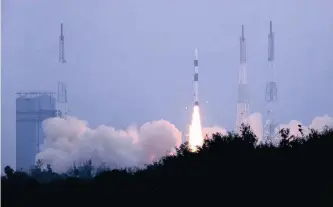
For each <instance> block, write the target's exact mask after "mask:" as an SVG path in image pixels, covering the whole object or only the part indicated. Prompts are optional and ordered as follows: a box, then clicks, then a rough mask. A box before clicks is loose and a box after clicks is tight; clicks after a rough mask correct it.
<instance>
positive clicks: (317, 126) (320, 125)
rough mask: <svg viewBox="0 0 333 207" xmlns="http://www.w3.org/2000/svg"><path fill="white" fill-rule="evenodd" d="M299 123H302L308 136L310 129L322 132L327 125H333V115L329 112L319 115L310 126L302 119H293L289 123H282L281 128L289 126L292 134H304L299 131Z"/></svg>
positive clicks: (304, 132)
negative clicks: (303, 122) (302, 121)
mask: <svg viewBox="0 0 333 207" xmlns="http://www.w3.org/2000/svg"><path fill="white" fill-rule="evenodd" d="M299 125H301V129H302V132H303V134H304V135H305V136H306V135H308V134H309V133H310V129H314V130H317V131H318V132H322V131H323V130H324V129H325V127H333V117H330V116H328V115H327V114H325V115H324V116H317V117H315V118H314V119H313V120H312V122H311V124H310V125H309V126H306V125H304V124H302V123H301V122H300V121H296V120H291V121H290V122H289V124H281V125H280V128H281V129H282V128H285V129H287V128H288V129H289V130H290V136H292V135H293V136H295V137H300V136H302V135H301V132H300V131H299V128H300V127H299Z"/></svg>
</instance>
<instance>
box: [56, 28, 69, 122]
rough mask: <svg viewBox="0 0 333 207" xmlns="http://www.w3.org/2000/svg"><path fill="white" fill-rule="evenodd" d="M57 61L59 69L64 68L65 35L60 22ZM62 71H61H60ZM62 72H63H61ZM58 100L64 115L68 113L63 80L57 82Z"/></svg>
mask: <svg viewBox="0 0 333 207" xmlns="http://www.w3.org/2000/svg"><path fill="white" fill-rule="evenodd" d="M59 63H60V64H61V69H62V70H64V66H65V64H66V59H65V36H64V27H63V24H62V23H61V25H60V36H59ZM61 72H62V71H61ZM61 74H63V73H61ZM57 99H58V102H59V103H62V104H64V105H65V109H64V117H66V116H67V114H68V106H67V87H66V83H65V82H61V81H59V82H58V97H57Z"/></svg>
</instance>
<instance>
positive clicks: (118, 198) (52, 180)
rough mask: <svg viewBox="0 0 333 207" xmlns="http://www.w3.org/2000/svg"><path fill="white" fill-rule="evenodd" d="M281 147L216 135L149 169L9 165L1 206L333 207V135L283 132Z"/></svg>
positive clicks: (247, 135)
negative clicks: (24, 169)
mask: <svg viewBox="0 0 333 207" xmlns="http://www.w3.org/2000/svg"><path fill="white" fill-rule="evenodd" d="M280 135H281V138H282V141H281V142H280V145H279V147H274V146H271V145H257V143H256V137H255V135H254V134H253V133H252V132H251V131H250V129H249V128H248V127H244V129H243V131H242V133H241V135H238V134H233V133H229V134H228V135H226V136H222V135H220V134H215V135H213V138H212V139H210V140H206V141H205V143H204V145H203V146H202V147H201V148H199V150H198V151H197V152H195V153H193V152H191V151H190V150H189V148H188V146H187V145H182V146H180V148H178V149H177V152H176V154H175V155H169V156H165V157H163V158H161V159H160V160H158V161H156V162H154V163H153V164H151V165H148V166H147V167H146V168H145V169H136V170H133V169H121V170H119V169H114V170H111V169H108V168H106V167H103V166H101V167H100V168H99V169H94V167H93V164H92V163H91V161H87V162H86V163H83V164H81V165H78V166H76V165H73V166H72V167H71V169H70V170H69V171H68V173H66V174H57V173H55V172H53V171H52V167H51V166H49V165H48V166H47V167H46V169H43V168H42V162H41V161H38V162H37V163H36V166H35V167H34V168H32V169H31V172H30V174H26V173H23V172H14V170H12V169H11V168H10V167H9V166H7V167H6V168H5V174H6V175H5V176H3V177H2V179H1V195H2V199H1V202H2V205H3V206H59V207H60V206H61V207H63V206H87V205H89V206H102V205H105V206H120V205H122V206H129V205H144V206H147V205H154V206H162V205H163V206H164V205H166V206H170V205H173V206H174V205H176V206H179V205H186V206H193V205H196V206H199V205H202V206H203V205H204V206H222V205H224V206H244V205H247V206H249V205H256V206H258V205H265V206H333V129H329V128H327V129H326V130H324V131H323V132H321V133H319V132H317V131H314V130H312V131H311V133H310V134H309V135H307V136H306V137H305V136H303V137H297V138H296V137H293V136H290V135H289V131H288V130H281V131H280Z"/></svg>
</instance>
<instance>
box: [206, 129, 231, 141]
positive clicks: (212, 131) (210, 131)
mask: <svg viewBox="0 0 333 207" xmlns="http://www.w3.org/2000/svg"><path fill="white" fill-rule="evenodd" d="M216 133H219V134H221V135H227V133H228V132H227V130H226V129H225V128H222V127H219V126H211V127H204V128H203V129H202V134H203V136H204V137H206V136H207V138H209V139H210V138H212V135H213V134H216Z"/></svg>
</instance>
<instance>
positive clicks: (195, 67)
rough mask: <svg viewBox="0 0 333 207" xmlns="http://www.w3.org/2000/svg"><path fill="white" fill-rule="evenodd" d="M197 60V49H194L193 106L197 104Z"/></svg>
mask: <svg viewBox="0 0 333 207" xmlns="http://www.w3.org/2000/svg"><path fill="white" fill-rule="evenodd" d="M198 70H199V61H198V49H195V50H194V85H193V86H194V106H199V73H198V72H199V71H198Z"/></svg>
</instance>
